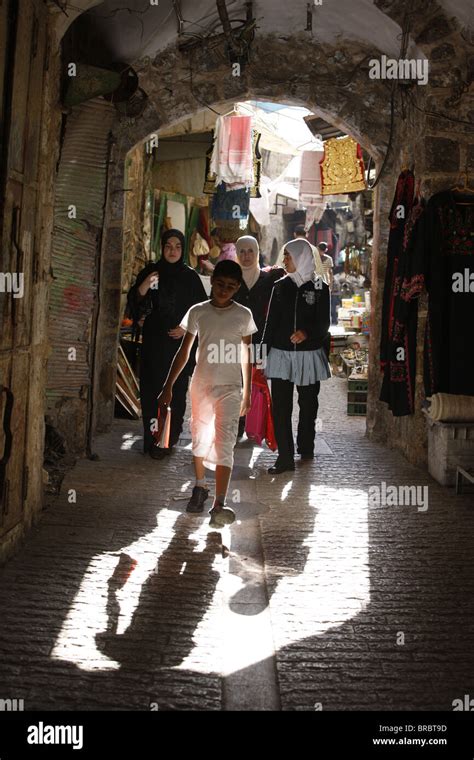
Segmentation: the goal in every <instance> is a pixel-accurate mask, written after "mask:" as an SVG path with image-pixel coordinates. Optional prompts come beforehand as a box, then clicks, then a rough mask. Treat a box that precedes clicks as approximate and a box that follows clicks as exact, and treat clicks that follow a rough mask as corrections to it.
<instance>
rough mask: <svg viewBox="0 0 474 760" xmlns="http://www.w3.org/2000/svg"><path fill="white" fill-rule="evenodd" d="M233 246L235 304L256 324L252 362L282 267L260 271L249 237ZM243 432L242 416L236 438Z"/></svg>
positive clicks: (257, 253) (256, 250)
mask: <svg viewBox="0 0 474 760" xmlns="http://www.w3.org/2000/svg"><path fill="white" fill-rule="evenodd" d="M235 247H236V250H237V259H238V262H239V264H240V266H241V267H242V274H243V278H244V279H243V282H242V285H241V286H240V290H239V291H238V292H237V293H236V295H235V296H234V301H236V302H237V303H240V304H242V306H247V308H248V309H250V311H251V312H252V316H253V318H254V322H255V324H256V325H257V328H258V332H256V333H255V334H254V335H252V346H253V357H252V358H253V361H255V359H256V358H257V357H256V348H257V347H258V346H259V345H260V342H261V340H262V333H263V328H264V325H265V318H266V316H267V311H268V305H269V303H270V297H271V294H272V288H273V285H274V284H275V281H276V280H278V279H279V278H280V277H282V276H283V275H284V273H285V272H284V270H283V269H281V267H267V268H266V269H261V268H260V248H259V245H258V241H257V240H256V238H254V237H252V235H242V237H239V239H238V240H237V242H236V244H235ZM244 429H245V417H241V418H240V420H239V438H240V437H241V436H242V435H243V434H244Z"/></svg>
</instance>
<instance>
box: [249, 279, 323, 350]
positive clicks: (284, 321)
mask: <svg viewBox="0 0 474 760" xmlns="http://www.w3.org/2000/svg"><path fill="white" fill-rule="evenodd" d="M329 303H330V301H329V288H328V286H327V285H326V283H325V282H324V281H323V280H322V279H321V277H316V278H315V279H314V280H310V281H308V282H305V283H304V284H303V285H301V287H299V288H298V287H297V286H296V284H295V283H294V282H293V280H292V279H291V277H288V276H285V277H283V278H282V279H280V280H277V282H276V283H275V285H274V287H273V292H272V296H271V301H270V308H269V311H268V318H267V324H266V327H265V329H264V334H263V339H262V343H263V344H264V345H266V347H267V351H269V350H270V349H271V348H279V349H281V350H282V351H314V350H317V349H318V348H322V347H323V345H325V342H326V341H327V338H328V333H329V325H330V306H329ZM297 330H304V331H305V333H306V334H307V336H308V337H307V339H306V340H304V341H303V342H302V343H296V344H294V343H292V342H291V340H290V336H291V335H292V334H293V333H294V332H296V331H297Z"/></svg>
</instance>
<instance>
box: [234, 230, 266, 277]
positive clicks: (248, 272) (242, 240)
mask: <svg viewBox="0 0 474 760" xmlns="http://www.w3.org/2000/svg"><path fill="white" fill-rule="evenodd" d="M235 247H236V248H237V258H238V260H239V264H240V266H241V267H242V274H243V276H244V282H245V284H246V285H247V287H248V289H249V290H251V289H252V288H253V286H254V285H255V283H256V282H257V280H258V278H259V277H260V264H259V262H258V257H259V253H260V248H259V245H258V241H257V240H256V239H255V238H254V237H252V235H242V237H239V239H238V240H237V242H236V244H235ZM242 248H251V249H252V251H253V252H254V254H255V259H254V261H253V263H252V264H250V266H247V267H244V266H243V264H242V262H241V261H240V251H241V249H242Z"/></svg>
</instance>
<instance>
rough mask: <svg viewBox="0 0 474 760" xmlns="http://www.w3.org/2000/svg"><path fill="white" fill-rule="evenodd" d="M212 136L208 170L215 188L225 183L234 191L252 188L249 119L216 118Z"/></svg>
mask: <svg viewBox="0 0 474 760" xmlns="http://www.w3.org/2000/svg"><path fill="white" fill-rule="evenodd" d="M214 134H215V138H214V148H213V151H212V158H211V166H210V169H211V172H212V173H213V174H215V175H216V185H220V183H221V182H226V183H227V184H233V185H234V189H240V188H242V187H245V188H248V189H250V188H251V187H252V185H253V184H254V174H253V157H252V117H251V116H219V117H218V118H217V121H216V126H215V130H214Z"/></svg>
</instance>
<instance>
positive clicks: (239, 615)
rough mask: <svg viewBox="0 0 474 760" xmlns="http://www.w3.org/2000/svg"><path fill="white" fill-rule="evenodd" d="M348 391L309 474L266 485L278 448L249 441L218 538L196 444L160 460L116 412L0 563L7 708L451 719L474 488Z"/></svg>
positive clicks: (339, 394) (328, 410)
mask: <svg viewBox="0 0 474 760" xmlns="http://www.w3.org/2000/svg"><path fill="white" fill-rule="evenodd" d="M343 385H344V384H343V381H341V380H339V379H337V378H333V379H332V380H331V381H329V382H328V383H326V384H323V389H322V393H321V406H320V419H321V428H322V429H321V431H320V432H319V434H318V446H317V458H316V459H315V460H314V462H313V463H311V464H308V463H304V464H299V465H297V470H296V472H295V473H285V474H283V475H279V476H276V477H272V476H270V475H268V474H267V473H266V467H267V466H269V464H270V463H271V462H272V461H273V459H274V456H273V454H272V453H271V452H270V451H269V450H267V449H266V448H265V449H262V448H259V447H254V446H253V445H251V444H250V442H248V441H244V442H243V443H241V444H240V445H239V446H238V447H237V449H236V466H235V468H234V475H233V480H232V483H231V487H230V491H229V496H230V500H231V501H234V502H235V508H236V509H237V510H238V522H237V523H236V524H235V525H234V526H233V527H232V528H231V529H230V530H229V529H226V530H225V531H223V532H222V534H221V533H218V532H215V531H212V530H210V529H209V528H208V526H207V523H208V516H207V512H205V513H204V516H193V515H189V514H186V512H185V505H186V499H187V497H188V495H189V492H190V488H191V487H192V483H193V479H192V466H191V456H190V452H189V440H188V439H187V438H186V437H183V438H182V439H181V441H180V443H181V446H180V448H179V450H178V451H177V452H176V453H175V454H174V455H173V457H172V458H170V459H167V460H165V461H164V462H156V461H153V460H151V459H150V458H144V457H143V455H142V454H141V448H140V443H141V441H140V423H139V422H133V423H129V422H126V421H121V420H116V421H115V423H114V427H113V430H112V432H111V433H109V434H107V435H105V436H103V437H102V438H100V439H99V441H98V443H97V446H96V452H97V454H98V455H99V460H98V461H90V460H87V459H83V460H80V461H79V462H78V463H77V465H76V467H75V468H74V469H73V470H72V471H71V472H69V474H68V475H67V477H66V479H65V481H64V482H63V486H62V491H61V496H60V497H59V498H58V500H57V501H56V503H53V504H51V505H50V506H49V508H48V510H47V513H46V515H45V516H44V518H43V520H42V522H41V524H40V526H39V529H37V530H36V531H35V532H33V533H32V534H31V535H30V537H29V538H28V540H27V541H26V543H25V544H24V545H23V547H22V548H21V550H20V552H19V554H18V555H17V556H16V557H15V558H14V559H13V560H12V561H10V562H9V563H8V564H7V565H6V567H4V568H3V570H2V572H1V575H0V583H1V591H0V597H1V609H2V615H1V623H0V683H1V685H2V692H1V693H2V697H4V698H7V697H9V698H12V699H13V698H16V699H24V700H25V709H27V710H37V709H71V710H73V709H74V710H75V709H86V710H97V709H98V710H105V709H124V710H129V709H132V710H150V709H151V710H156V709H158V710H183V709H192V710H245V709H250V710H314V709H323V710H332V709H337V710H354V709H362V710H373V709H387V710H415V709H422V710H427V709H432V710H452V702H453V700H454V699H457V698H462V697H463V695H464V694H465V693H469V691H470V690H471V691H472V684H473V675H474V655H473V653H472V651H471V641H472V635H473V624H474V616H473V602H472V600H473V591H474V560H473V555H472V545H473V533H474V510H473V503H472V496H471V497H470V496H468V495H462V496H456V495H455V494H454V493H453V490H452V489H451V490H449V489H445V488H442V487H441V486H438V485H437V484H436V483H435V482H434V481H433V480H432V479H431V478H430V477H429V476H428V475H427V474H425V473H424V472H423V471H421V470H418V469H416V468H415V467H413V466H412V465H410V464H409V463H408V462H407V461H406V459H404V458H403V457H402V455H401V454H399V453H396V452H392V451H390V450H388V449H385V448H383V447H381V446H377V445H375V444H373V443H371V442H369V441H368V440H367V439H366V438H365V437H364V428H365V420H364V419H363V418H361V419H358V418H349V417H347V416H346V413H345V406H344V404H345V395H344V388H343ZM382 482H386V483H387V484H390V483H396V484H407V485H421V486H428V494H429V504H428V508H427V509H425V510H424V511H423V510H422V509H420V508H417V507H416V506H398V507H383V506H381V507H378V506H369V499H368V489H369V487H370V485H377V484H378V485H380V484H381V483H382ZM73 490H74V491H75V492H76V502H75V503H74V501H73V499H74V494H73ZM221 536H222V540H221Z"/></svg>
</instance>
